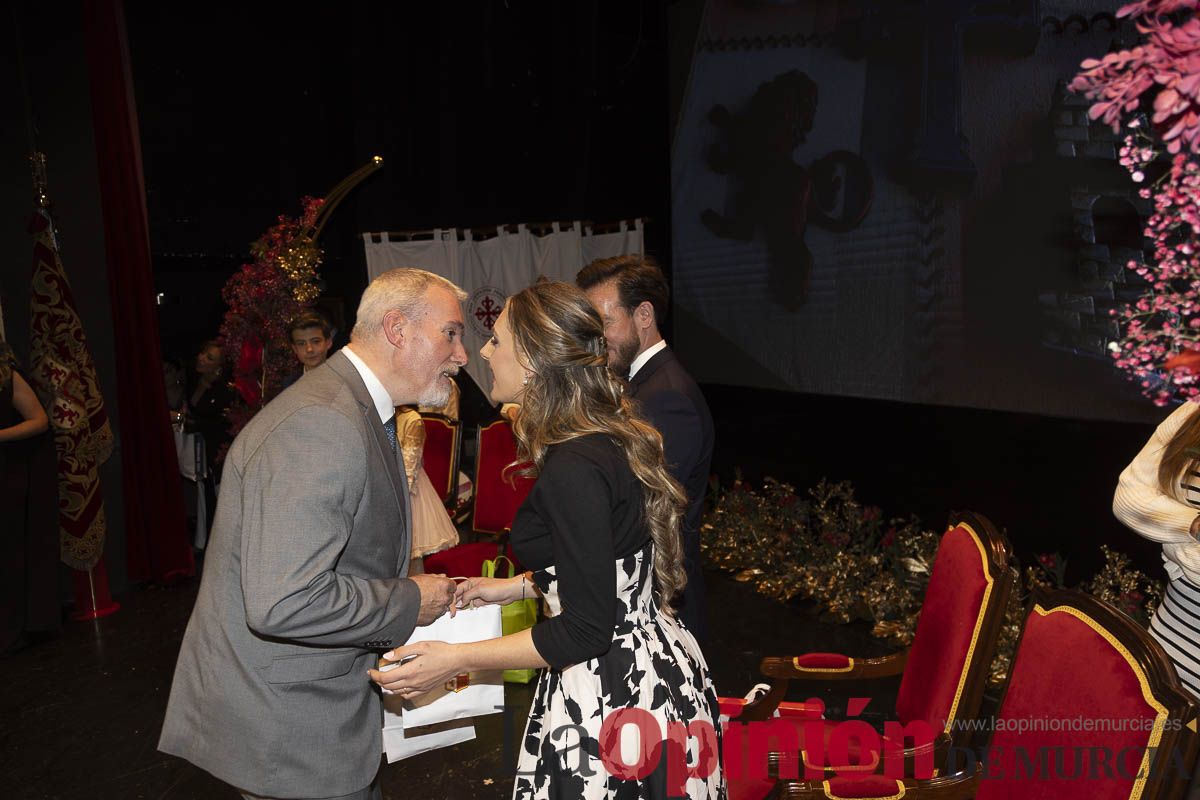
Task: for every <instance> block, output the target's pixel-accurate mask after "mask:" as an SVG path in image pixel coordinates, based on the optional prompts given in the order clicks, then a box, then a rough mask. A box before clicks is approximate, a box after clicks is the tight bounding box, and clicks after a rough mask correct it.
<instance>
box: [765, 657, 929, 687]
mask: <svg viewBox="0 0 1200 800" xmlns="http://www.w3.org/2000/svg"><path fill="white" fill-rule="evenodd" d="M907 661H908V651H907V650H906V651H903V652H900V653H893V654H891V655H888V656H882V657H880V658H851V657H850V656H846V655H842V654H841V653H805V654H804V655H801V656H794V657H791V658H789V657H787V656H782V657H779V656H768V657H767V658H764V659H763V660H762V663H761V664H760V665H759V668H758V669H759V671H760V672H761V673H762V674H763V675H765V676H767V677H769V678H782V679H785V680H790V679H794V678H803V679H805V680H817V681H847V680H863V679H870V678H888V677H892V676H895V675H900V674H902V673H903V672H904V665H905V663H907Z"/></svg>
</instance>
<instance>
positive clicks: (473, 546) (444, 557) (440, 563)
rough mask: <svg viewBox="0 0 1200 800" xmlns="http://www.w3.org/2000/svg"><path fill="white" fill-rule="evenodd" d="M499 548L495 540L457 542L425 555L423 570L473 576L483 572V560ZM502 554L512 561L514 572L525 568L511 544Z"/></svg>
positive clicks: (465, 576) (494, 554) (495, 554)
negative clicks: (449, 546)
mask: <svg viewBox="0 0 1200 800" xmlns="http://www.w3.org/2000/svg"><path fill="white" fill-rule="evenodd" d="M499 552H500V548H499V547H498V546H497V545H496V543H495V542H472V543H470V544H457V545H455V546H454V547H451V548H448V549H446V550H442V551H440V552H437V553H432V554H430V555H427V556H425V571H426V572H428V573H430V574H436V573H441V574H443V575H449V576H450V577H452V578H454V577H460V576H461V577H464V578H473V577H475V576H476V575H481V574H483V562H484V561H487V560H488V559H489V558H495V557H496V556H497V554H498V553H499ZM504 554H505V555H506V556H508V557H509V559H511V560H512V562H513V568H514V571H515V572H516V573H521V572H524V571H525V569H524V568H523V567H522V566H521V563H520V562H519V561H517V557H516V556H514V555H513V551H512V545H505V547H504Z"/></svg>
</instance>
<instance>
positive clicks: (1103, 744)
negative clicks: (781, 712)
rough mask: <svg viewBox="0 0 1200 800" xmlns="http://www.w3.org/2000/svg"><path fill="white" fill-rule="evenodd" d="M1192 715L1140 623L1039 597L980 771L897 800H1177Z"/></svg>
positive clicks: (849, 781) (854, 791) (858, 782)
mask: <svg viewBox="0 0 1200 800" xmlns="http://www.w3.org/2000/svg"><path fill="white" fill-rule="evenodd" d="M1197 708H1198V706H1197V703H1196V700H1195V699H1194V698H1193V697H1192V696H1191V695H1190V694H1188V693H1187V692H1185V691H1184V690H1183V687H1182V685H1181V684H1180V682H1179V678H1178V676H1177V675H1176V672H1175V667H1174V666H1173V665H1172V664H1171V662H1170V660H1169V659H1168V657H1167V655H1166V653H1165V652H1164V651H1163V649H1162V646H1161V645H1159V644H1158V643H1157V642H1156V641H1154V640H1153V639H1152V638H1151V637H1150V635H1149V633H1148V632H1147V631H1146V630H1145V629H1144V628H1142V627H1141V626H1140V625H1139V624H1138V623H1136V622H1134V621H1133V620H1132V619H1130V618H1129V617H1127V616H1125V615H1124V614H1122V613H1121V612H1120V611H1118V610H1116V609H1115V608H1113V607H1112V606H1110V605H1108V604H1106V603H1104V602H1102V601H1100V600H1098V599H1096V598H1094V597H1091V596H1089V595H1085V594H1082V593H1080V592H1072V591H1065V590H1064V591H1052V592H1042V591H1038V592H1036V593H1035V602H1034V604H1033V606H1032V607H1031V608H1030V610H1029V612H1028V614H1027V615H1026V618H1025V625H1024V628H1023V631H1022V634H1021V640H1020V642H1019V643H1018V645H1017V652H1016V656H1015V658H1014V660H1013V665H1012V668H1011V670H1010V673H1009V681H1008V686H1007V688H1006V690H1005V694H1004V699H1003V700H1002V701H1001V703H1000V710H999V713H998V714H997V717H996V719H995V721H994V724H993V725H992V726H991V727H992V728H993V733H992V736H991V740H990V741H989V743H988V746H987V750H986V752H985V753H984V755H983V758H984V759H985V760H984V761H983V763H982V764H981V766H980V769H979V771H975V770H974V769H971V768H970V766H969V765H966V766H967V769H966V770H964V771H963V772H961V773H960V774H956V775H946V776H944V777H939V778H936V779H934V780H931V781H922V780H911V779H906V780H905V781H904V784H903V790H904V792H903V794H902V795H901V796H903V797H905V798H909V800H921V798H939V797H940V798H946V800H950V799H951V798H953V799H954V800H959V799H960V798H977V799H978V800H1118V798H1119V799H1120V800H1134V799H1135V798H1136V799H1138V800H1160V799H1161V798H1167V797H1178V796H1180V792H1182V791H1183V789H1184V788H1185V787H1186V786H1187V785H1188V783H1189V782H1190V780H1191V778H1192V775H1193V773H1194V772H1195V762H1196V752H1197V747H1198V744H1200V743H1198V742H1197V737H1196V736H1195V735H1194V732H1193V731H1189V729H1188V726H1191V725H1194V724H1195V719H1196V714H1197ZM959 766H960V768H961V767H962V766H964V765H962V764H960V765H959ZM876 783H877V785H868V782H867V781H866V780H865V779H864V778H863V777H862V776H853V775H851V776H839V777H836V778H833V779H831V780H829V781H828V782H825V783H821V782H817V781H808V782H804V781H795V782H786V783H780V784H779V786H778V788H777V790H776V794H775V796H776V797H779V798H793V799H794V800H801V799H803V800H818V798H830V797H842V798H877V797H879V796H880V795H878V794H876V793H875V792H878V791H882V790H883V788H884V784H883V783H882V782H876ZM884 796H889V795H884ZM890 796H896V793H895V792H893V794H892V795H890Z"/></svg>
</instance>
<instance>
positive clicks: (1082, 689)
mask: <svg viewBox="0 0 1200 800" xmlns="http://www.w3.org/2000/svg"><path fill="white" fill-rule="evenodd" d="M1114 644H1116V640H1115V639H1112V638H1111V634H1110V633H1109V632H1108V631H1106V630H1105V629H1104V628H1103V627H1102V626H1101V624H1100V623H1099V622H1097V621H1096V620H1094V619H1092V618H1091V617H1090V616H1088V615H1087V614H1086V613H1084V612H1083V611H1081V610H1080V609H1078V608H1075V607H1074V606H1072V605H1059V606H1057V607H1054V608H1046V607H1044V606H1043V605H1042V604H1040V603H1039V604H1036V605H1034V607H1033V609H1032V610H1031V611H1030V613H1029V616H1028V617H1027V618H1026V620H1025V631H1024V633H1023V635H1022V637H1021V643H1020V649H1019V651H1018V652H1017V655H1016V658H1015V660H1014V662H1013V668H1012V677H1011V679H1010V682H1009V685H1008V691H1007V692H1006V694H1005V697H1004V702H1003V704H1002V705H1001V707H1000V714H999V717H998V720H997V726H996V727H997V730H996V731H995V732H994V733H993V734H992V740H991V746H992V747H993V748H994V749H995V750H996V752H997V755H998V758H997V761H998V763H999V766H1000V770H1001V774H1003V775H1005V776H1006V777H1005V779H1004V780H1003V781H1002V782H1000V781H983V782H981V783H980V785H979V792H978V794H976V797H978V798H980V800H988V799H989V798H990V799H993V800H994V799H995V798H1014V799H1015V798H1021V800H1039V798H1045V800H1051V799H1052V798H1053V800H1071V798H1080V800H1083V799H1084V798H1087V800H1102V798H1118V797H1119V798H1126V797H1132V796H1133V790H1134V788H1135V784H1136V783H1137V780H1136V778H1135V776H1136V775H1137V774H1138V773H1139V771H1143V769H1144V768H1145V767H1146V766H1148V758H1149V757H1148V756H1147V755H1146V748H1148V747H1155V746H1156V745H1157V744H1158V743H1159V740H1160V739H1161V736H1162V730H1161V726H1162V725H1163V724H1164V722H1165V720H1166V719H1167V709H1166V707H1165V706H1163V705H1162V704H1161V703H1160V702H1158V701H1157V700H1155V699H1154V698H1153V697H1151V696H1149V694H1148V689H1149V687H1148V686H1147V687H1146V691H1144V690H1143V685H1144V683H1145V681H1146V674H1145V670H1144V669H1143V668H1141V667H1140V666H1139V665H1138V664H1137V663H1136V662H1135V661H1134V659H1133V657H1132V656H1131V655H1130V654H1128V653H1127V652H1122V651H1121V649H1118V648H1117V647H1114ZM1122 649H1123V648H1122ZM1077 720H1078V721H1081V722H1082V721H1086V722H1087V723H1090V726H1091V727H1092V728H1093V730H1090V731H1087V730H1079V729H1077V728H1075V727H1069V726H1068V725H1064V724H1063V723H1064V722H1070V723H1072V724H1073V723H1074V722H1075V721H1077ZM1010 721H1011V722H1012V723H1015V724H1014V725H1012V726H1009V725H1007V724H1006V723H1007V722H1010ZM1021 723H1025V726H1024V727H1026V728H1030V729H1028V730H1021V729H1020V727H1019V726H1020V725H1021ZM1039 723H1041V724H1040V725H1039ZM1032 728H1040V730H1034V729H1032ZM1056 728H1057V729H1056ZM1102 728H1103V729H1102ZM1105 729H1106V730H1105ZM1080 745H1083V747H1082V748H1081V747H1080ZM1042 748H1048V749H1047V750H1046V751H1045V752H1047V753H1051V754H1053V753H1056V752H1057V750H1056V748H1065V749H1064V750H1063V751H1062V752H1064V753H1066V754H1069V755H1070V756H1071V757H1070V758H1064V759H1063V763H1062V769H1061V770H1058V769H1055V768H1054V762H1053V760H1052V759H1051V761H1050V763H1049V766H1050V769H1047V770H1046V773H1049V774H1030V773H1035V772H1039V773H1040V772H1041V769H1040V765H1038V758H1037V755H1038V754H1039V753H1042V752H1043V750H1042ZM1093 748H1095V749H1093ZM1018 751H1024V752H1025V753H1026V754H1029V755H1031V756H1032V758H1031V761H1032V763H1033V764H1034V765H1037V767H1036V769H1031V768H1027V767H1028V765H1026V764H1024V763H1019V762H1018ZM1099 759H1103V760H1105V761H1107V762H1108V767H1105V766H1104V765H1103V764H1102V763H1101V761H1100V760H1099ZM1144 760H1145V761H1146V762H1147V763H1146V764H1143V761H1144ZM1106 772H1108V773H1110V774H1111V777H1105V773H1106ZM1055 773H1058V774H1055ZM1089 775H1095V776H1096V778H1095V779H1089V778H1088V776H1089ZM993 784H995V785H993Z"/></svg>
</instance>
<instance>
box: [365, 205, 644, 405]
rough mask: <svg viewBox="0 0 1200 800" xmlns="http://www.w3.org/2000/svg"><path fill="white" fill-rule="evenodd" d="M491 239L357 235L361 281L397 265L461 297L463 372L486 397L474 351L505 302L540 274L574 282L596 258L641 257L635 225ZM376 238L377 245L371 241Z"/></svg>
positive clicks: (450, 234) (500, 233) (447, 232)
mask: <svg viewBox="0 0 1200 800" xmlns="http://www.w3.org/2000/svg"><path fill="white" fill-rule="evenodd" d="M496 234H497V235H496V236H494V237H490V238H487V239H483V240H479V241H476V240H475V239H474V238H473V234H472V233H471V231H470V230H463V231H462V232H461V233H460V232H459V231H458V230H457V229H454V228H443V229H438V230H435V231H434V233H433V239H424V240H419V241H407V242H406V241H399V242H397V241H392V240H391V239H390V238H389V237H388V234H386V233H364V234H363V247H364V248H365V249H366V255H367V277H368V278H370V279H371V280H374V279H375V277H376V276H378V275H380V274H382V273H384V272H386V271H387V270H389V269H395V268H397V267H420V268H421V269H426V270H429V271H430V272H433V273H435V274H437V275H441V276H443V277H445V278H448V279H450V280H451V281H453V282H454V283H456V284H458V285H459V286H461V287H462V288H463V289H464V290H465V291H466V292H467V301H466V304H465V306H464V308H463V316H464V317H465V319H466V323H467V330H466V334H465V335H464V337H463V344H464V345H465V347H466V348H467V355H468V356H470V358H471V360H470V362H468V364H467V373H468V374H469V375H470V376H471V377H472V378H473V379H474V380H475V382H476V383H477V384H479V387H480V388H481V389H483V392H484V394H485V395H486V394H487V393H488V392H489V391H490V389H491V379H490V376H489V374H488V369H487V365H486V364H485V363H484V362H483V359H481V358H480V357H479V348H481V347H483V343H484V342H486V341H487V340H488V338H489V337H490V336H491V335H492V325H493V323H495V321H496V317H498V316H499V315H500V309H501V308H502V307H503V306H504V300H505V298H507V297H508V296H509V295H511V294H514V293H516V292H519V291H520V290H521V289H524V288H525V287H526V286H528V285H530V284H531V283H533V282H534V281H535V280H537V279H538V278H539V277H540V276H543V275H544V276H545V277H547V278H550V279H551V280H556V281H565V282H566V283H574V282H575V275H576V274H577V273H578V272H579V270H580V269H582V268H583V267H584V266H586V265H587V264H590V263H591V262H592V261H595V260H596V259H598V258H611V257H613V256H619V255H627V254H632V253H641V252H643V244H642V221H641V220H640V219H638V220H634V221H633V222H632V224H626V223H625V222H622V223H621V228H620V230H619V231H617V232H616V233H598V234H593V233H592V231H591V230H590V228H588V227H587V226H584V225H583V224H582V223H580V222H575V223H574V224H572V225H571V226H569V227H562V228H560V226H559V225H558V224H557V223H555V224H554V225H553V229H552V230H551V232H550V233H548V234H546V235H545V236H535V235H533V234H532V233H530V232H529V230H528V229H527V228H526V226H525V225H518V226H517V232H516V233H511V232H509V231H506V230H505V229H504V228H503V227H501V228H497V230H496ZM375 239H379V241H375Z"/></svg>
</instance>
